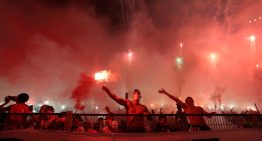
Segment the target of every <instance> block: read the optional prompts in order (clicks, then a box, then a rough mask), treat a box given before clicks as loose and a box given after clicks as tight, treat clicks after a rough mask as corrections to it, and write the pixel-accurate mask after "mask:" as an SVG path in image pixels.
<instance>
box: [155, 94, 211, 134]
mask: <svg viewBox="0 0 262 141" xmlns="http://www.w3.org/2000/svg"><path fill="white" fill-rule="evenodd" d="M158 92H159V93H162V94H165V95H167V96H168V97H169V98H171V99H172V100H174V101H175V102H176V103H177V104H178V105H180V106H181V107H182V108H183V109H184V111H185V113H186V114H209V113H208V112H206V111H205V110H204V109H203V108H202V107H200V106H195V105H194V100H193V98H192V97H187V98H186V100H185V103H184V102H182V101H181V100H179V99H178V98H176V97H175V96H173V95H171V94H169V93H167V92H166V91H165V90H164V89H161V90H159V91H158ZM208 117H210V116H208ZM188 119H189V121H190V125H191V127H192V130H198V129H200V130H203V131H204V130H211V128H210V127H209V126H208V125H207V124H206V121H205V119H204V117H203V116H201V115H197V116H188Z"/></svg>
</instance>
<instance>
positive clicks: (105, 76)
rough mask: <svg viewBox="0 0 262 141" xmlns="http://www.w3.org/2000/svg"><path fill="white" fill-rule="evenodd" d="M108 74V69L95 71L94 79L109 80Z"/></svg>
mask: <svg viewBox="0 0 262 141" xmlns="http://www.w3.org/2000/svg"><path fill="white" fill-rule="evenodd" d="M110 74H111V73H110V71H106V70H103V71H100V72H97V73H95V76H94V77H95V80H96V81H106V82H107V81H108V80H109V75H110Z"/></svg>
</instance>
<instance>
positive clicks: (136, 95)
mask: <svg viewBox="0 0 262 141" xmlns="http://www.w3.org/2000/svg"><path fill="white" fill-rule="evenodd" d="M140 99H141V92H140V91H139V90H138V89H135V90H134V92H133V100H138V101H139V100H140Z"/></svg>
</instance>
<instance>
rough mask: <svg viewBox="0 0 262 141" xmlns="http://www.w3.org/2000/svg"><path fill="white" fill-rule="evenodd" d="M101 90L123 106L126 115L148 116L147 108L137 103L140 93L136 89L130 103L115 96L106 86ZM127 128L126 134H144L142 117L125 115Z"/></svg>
mask: <svg viewBox="0 0 262 141" xmlns="http://www.w3.org/2000/svg"><path fill="white" fill-rule="evenodd" d="M102 89H103V90H104V91H105V92H106V93H107V94H108V95H109V96H110V97H111V98H112V99H113V100H115V101H116V102H117V103H118V104H120V105H122V106H124V107H125V109H126V111H127V114H142V115H149V111H148V109H147V107H146V106H144V105H142V104H140V103H139V101H140V99H141V93H140V91H139V90H138V89H135V90H134V92H133V100H132V101H130V100H128V99H123V98H120V97H118V96H116V95H115V94H113V93H112V92H111V91H110V90H109V89H108V88H107V87H106V86H103V87H102ZM127 126H128V127H127V131H128V132H146V129H145V127H144V126H145V125H144V117H143V116H129V115H127Z"/></svg>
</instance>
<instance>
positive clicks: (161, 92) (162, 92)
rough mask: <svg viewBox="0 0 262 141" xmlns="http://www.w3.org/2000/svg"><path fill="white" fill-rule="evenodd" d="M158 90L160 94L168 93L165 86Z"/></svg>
mask: <svg viewBox="0 0 262 141" xmlns="http://www.w3.org/2000/svg"><path fill="white" fill-rule="evenodd" d="M158 92H159V93H160V94H166V93H167V92H166V90H164V89H163V88H162V89H161V90H158Z"/></svg>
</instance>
